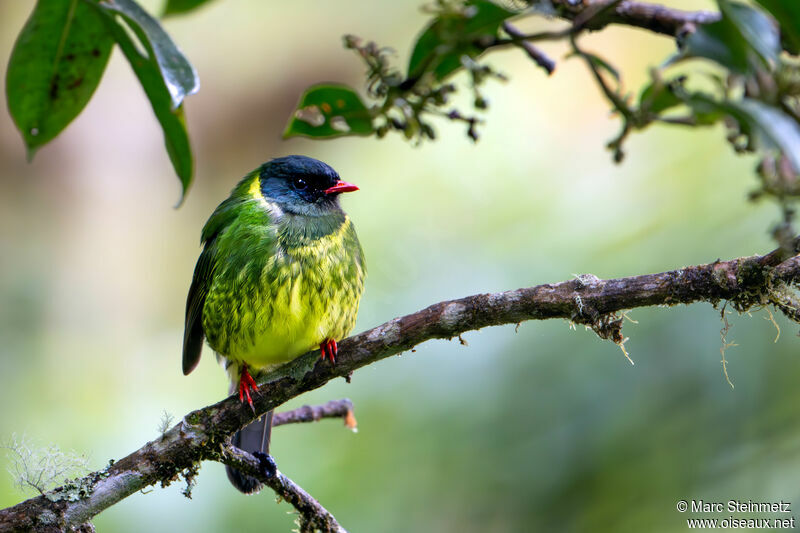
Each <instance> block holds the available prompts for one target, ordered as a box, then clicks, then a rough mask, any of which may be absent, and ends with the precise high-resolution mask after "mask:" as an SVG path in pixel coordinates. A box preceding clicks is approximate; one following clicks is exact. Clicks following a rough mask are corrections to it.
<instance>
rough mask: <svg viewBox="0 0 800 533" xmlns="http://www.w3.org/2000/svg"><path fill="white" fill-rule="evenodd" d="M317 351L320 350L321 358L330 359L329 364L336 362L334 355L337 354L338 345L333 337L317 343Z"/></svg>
mask: <svg viewBox="0 0 800 533" xmlns="http://www.w3.org/2000/svg"><path fill="white" fill-rule="evenodd" d="M319 351H320V352H322V360H323V361H324V360H325V359H330V360H331V364H334V365H335V364H336V356H337V355H338V354H339V346H337V345H336V341H335V340H333V339H327V340H325V341H323V342H322V344H320V345H319Z"/></svg>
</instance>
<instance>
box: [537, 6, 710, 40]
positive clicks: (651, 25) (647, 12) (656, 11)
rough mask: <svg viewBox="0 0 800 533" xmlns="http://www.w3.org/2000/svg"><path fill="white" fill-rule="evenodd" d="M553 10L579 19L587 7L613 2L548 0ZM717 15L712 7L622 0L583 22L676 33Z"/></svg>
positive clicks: (589, 26)
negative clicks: (692, 8) (702, 8)
mask: <svg viewBox="0 0 800 533" xmlns="http://www.w3.org/2000/svg"><path fill="white" fill-rule="evenodd" d="M551 2H552V4H553V7H554V8H555V10H556V14H557V15H558V16H559V17H561V18H564V19H567V20H571V21H575V20H576V19H579V20H580V17H582V16H584V13H585V12H586V11H587V10H589V9H597V8H598V7H601V8H603V7H605V6H607V5H609V4H612V3H614V2H613V1H611V2H609V1H608V0H583V1H581V2H575V1H573V0H551ZM719 19H720V15H719V13H713V12H711V11H683V10H680V9H671V8H668V7H664V6H660V5H657V4H647V3H643V2H632V1H625V2H620V3H619V5H617V6H615V7H614V8H613V9H610V10H609V11H608V12H607V13H604V14H603V16H601V17H594V18H593V19H592V20H591V21H590V22H588V23H587V24H586V28H587V29H590V30H599V29H601V28H604V27H605V26H607V25H609V24H623V25H626V26H633V27H636V28H642V29H645V30H650V31H652V32H655V33H662V34H665V35H671V36H673V37H674V36H676V35H677V34H678V32H679V31H681V30H684V29H685V28H686V27H687V26H693V25H697V24H710V23H712V22H716V21H718V20H719Z"/></svg>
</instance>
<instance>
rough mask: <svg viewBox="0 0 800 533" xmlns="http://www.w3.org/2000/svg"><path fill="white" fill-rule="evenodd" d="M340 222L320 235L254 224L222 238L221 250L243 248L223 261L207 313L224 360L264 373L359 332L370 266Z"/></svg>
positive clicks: (318, 229) (208, 329)
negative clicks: (357, 324)
mask: <svg viewBox="0 0 800 533" xmlns="http://www.w3.org/2000/svg"><path fill="white" fill-rule="evenodd" d="M264 216H269V215H268V214H267V213H264ZM337 216H338V217H339V218H337V219H335V220H328V221H326V222H325V224H322V225H321V226H320V225H319V224H318V223H316V225H315V227H314V229H313V231H303V228H302V226H298V223H297V222H296V221H295V222H293V223H289V222H287V223H286V224H283V225H282V224H280V223H269V224H267V223H257V222H258V221H254V220H250V221H247V222H243V223H241V224H233V225H231V227H229V228H227V229H226V230H225V231H224V232H223V233H222V234H220V235H219V237H218V243H217V246H218V248H219V249H220V250H221V251H224V250H234V249H235V250H237V253H235V254H231V255H228V256H226V255H225V254H224V253H221V254H218V255H217V258H218V260H217V263H216V270H215V272H214V276H213V282H212V283H211V286H210V287H209V292H208V295H207V297H206V301H205V304H204V309H203V330H204V331H205V334H206V338H207V339H208V343H209V345H210V346H211V347H212V348H213V349H214V350H215V351H216V352H217V353H218V354H219V355H220V356H222V357H224V358H226V359H227V360H228V361H229V362H244V363H246V364H247V365H249V366H250V367H253V368H255V369H263V368H267V367H270V366H273V365H277V364H280V363H283V362H286V361H289V360H291V359H294V358H295V357H298V356H300V355H302V354H303V353H305V352H307V351H309V350H312V349H314V348H317V347H318V346H319V345H320V343H322V342H323V341H325V340H326V339H335V340H341V339H342V338H344V337H345V336H346V335H347V334H348V333H349V332H350V331H351V330H352V329H353V327H354V326H355V320H356V314H357V312H358V304H359V300H360V298H361V293H362V291H363V288H364V277H365V268H364V262H363V254H362V251H361V247H360V245H359V243H358V238H357V237H356V234H355V230H354V228H353V225H352V223H351V222H350V219H349V218H348V217H347V216H346V215H344V214H343V213H340V214H338V215H337ZM270 222H274V221H270ZM315 222H316V221H315ZM298 227H299V228H300V229H298ZM286 228H293V229H292V230H291V231H288V230H286Z"/></svg>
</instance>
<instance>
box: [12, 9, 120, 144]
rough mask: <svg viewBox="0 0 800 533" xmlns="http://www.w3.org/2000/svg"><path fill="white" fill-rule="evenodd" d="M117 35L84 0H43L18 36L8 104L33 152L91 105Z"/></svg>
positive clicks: (13, 52)
mask: <svg viewBox="0 0 800 533" xmlns="http://www.w3.org/2000/svg"><path fill="white" fill-rule="evenodd" d="M113 44H114V41H113V39H112V38H111V36H110V35H109V34H108V31H107V30H106V27H105V25H104V24H103V20H102V18H101V17H100V16H99V14H98V13H97V12H96V11H95V9H94V8H92V6H90V5H88V4H86V3H85V2H84V1H83V0H70V1H65V0H39V1H38V2H37V3H36V7H35V8H34V10H33V13H32V14H31V16H30V18H29V19H28V21H27V22H26V23H25V26H24V27H23V28H22V31H21V32H20V34H19V37H17V42H16V44H15V45H14V50H13V51H12V52H11V58H10V59H9V62H8V71H7V72H6V95H7V98H8V109H9V112H10V113H11V117H12V118H13V119H14V123H15V124H16V125H17V128H19V130H20V132H21V133H22V138H23V140H24V141H25V145H26V146H27V148H28V154H29V157H33V154H34V153H35V152H36V150H37V149H38V148H39V147H40V146H42V145H44V144H46V143H47V142H49V141H50V140H52V139H53V138H54V137H55V136H56V135H58V134H59V133H61V131H62V130H63V129H64V128H66V127H67V125H68V124H69V123H70V122H72V120H73V119H74V118H75V117H76V116H78V114H79V113H80V112H81V110H82V109H83V108H84V107H85V106H86V104H87V103H88V102H89V99H90V98H91V96H92V94H93V93H94V91H95V89H96V88H97V85H98V84H99V83H100V78H102V76H103V71H104V70H105V68H106V64H107V63H108V57H109V55H110V53H111V47H112V45H113Z"/></svg>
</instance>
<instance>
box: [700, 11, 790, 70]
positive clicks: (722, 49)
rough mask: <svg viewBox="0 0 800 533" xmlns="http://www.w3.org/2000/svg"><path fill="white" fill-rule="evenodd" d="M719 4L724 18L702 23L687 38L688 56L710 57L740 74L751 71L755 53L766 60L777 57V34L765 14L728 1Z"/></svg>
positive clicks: (778, 47)
mask: <svg viewBox="0 0 800 533" xmlns="http://www.w3.org/2000/svg"><path fill="white" fill-rule="evenodd" d="M718 3H719V6H720V12H721V14H722V18H721V19H720V20H719V21H717V22H714V23H712V24H703V25H700V26H699V27H698V28H697V30H696V31H695V32H693V33H692V34H690V35H689V36H688V37H687V38H686V43H685V54H686V56H688V57H704V58H707V59H711V60H712V61H715V62H717V63H719V64H720V65H722V66H724V67H726V68H728V69H730V70H732V71H735V72H740V73H746V72H748V71H750V70H751V66H752V61H754V60H755V56H756V54H757V55H758V56H760V57H761V58H762V59H763V60H764V61H766V62H771V61H774V60H775V59H776V58H777V56H778V53H779V52H780V46H779V44H780V43H779V37H778V33H777V30H776V29H775V27H774V26H773V24H772V23H771V22H770V20H769V18H768V17H767V16H766V15H765V14H764V13H762V12H761V11H759V10H757V9H755V8H753V7H750V6H747V5H745V4H740V3H737V2H729V1H728V0H718Z"/></svg>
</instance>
